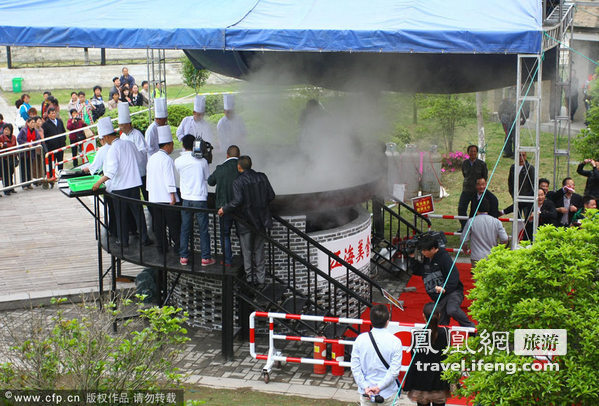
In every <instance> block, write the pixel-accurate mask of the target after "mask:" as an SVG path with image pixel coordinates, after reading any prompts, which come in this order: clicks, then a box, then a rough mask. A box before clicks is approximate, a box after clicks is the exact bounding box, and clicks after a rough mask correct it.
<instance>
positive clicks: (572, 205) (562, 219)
mask: <svg viewBox="0 0 599 406" xmlns="http://www.w3.org/2000/svg"><path fill="white" fill-rule="evenodd" d="M574 192H575V189H574V180H573V179H572V178H565V179H564V180H563V181H562V188H561V189H560V190H556V191H555V193H553V195H552V196H551V199H552V200H553V203H555V208H556V210H557V213H558V214H557V216H558V218H557V220H558V223H559V225H560V226H564V227H567V226H569V225H570V223H571V222H572V217H573V216H574V214H575V213H576V212H577V211H578V209H580V208H581V207H582V196H580V195H579V194H576V193H574Z"/></svg>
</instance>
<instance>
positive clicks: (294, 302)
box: [281, 296, 308, 314]
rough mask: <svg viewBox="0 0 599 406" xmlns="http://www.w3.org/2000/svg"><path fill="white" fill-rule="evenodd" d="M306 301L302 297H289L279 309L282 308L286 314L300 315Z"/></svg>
mask: <svg viewBox="0 0 599 406" xmlns="http://www.w3.org/2000/svg"><path fill="white" fill-rule="evenodd" d="M307 301H308V299H306V298H304V297H297V296H296V297H289V298H287V299H285V301H284V302H283V304H282V305H281V307H283V309H285V311H286V312H287V313H293V314H301V313H302V309H303V308H304V306H305V305H306V302H307Z"/></svg>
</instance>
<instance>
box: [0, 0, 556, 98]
mask: <svg viewBox="0 0 599 406" xmlns="http://www.w3.org/2000/svg"><path fill="white" fill-rule="evenodd" d="M0 15H1V16H2V21H1V22H0V44H1V45H20V46H56V47H61V46H70V47H104V48H159V49H173V48H178V49H184V50H186V52H187V55H188V56H189V57H190V58H191V59H192V61H194V63H195V64H196V65H197V66H198V67H205V68H208V69H210V70H212V71H215V72H220V73H224V74H227V75H230V76H235V77H243V76H245V75H247V74H248V73H250V72H252V71H254V70H256V69H258V68H260V67H262V66H264V65H265V64H267V65H269V66H274V67H279V68H280V69H285V70H286V72H292V73H296V74H298V75H287V76H294V79H296V78H297V77H298V76H299V77H300V78H301V79H304V80H305V81H306V82H309V83H313V84H315V85H322V86H325V87H332V88H343V87H344V85H345V83H346V82H347V78H348V75H351V74H354V72H356V71H364V72H368V75H377V77H379V78H381V79H382V80H381V81H382V82H385V83H387V85H386V87H387V88H388V89H392V90H409V91H421V92H427V91H429V92H441V91H443V92H463V91H473V90H482V89H488V88H494V87H499V86H504V85H507V84H511V83H513V82H514V81H515V72H516V67H515V65H516V64H515V60H516V57H515V55H517V54H539V53H540V52H541V46H542V45H541V44H542V32H543V30H542V21H541V19H542V17H541V16H542V9H541V2H540V1H538V0H513V1H505V0H487V1H484V2H480V1H477V0H456V1H452V2H448V1H446V0H427V1H417V0H371V1H368V2H366V1H357V0H327V1H317V0H227V1H226V2H223V1H220V0H203V1H190V0H179V1H177V2H173V3H168V4H167V3H165V2H164V1H161V0H122V1H104V2H99V3H85V2H83V3H82V2H80V1H75V0H60V1H58V0H46V1H43V2H40V1H37V0H23V1H19V2H13V1H10V2H9V1H1V2H0ZM554 59H555V58H546V60H548V61H552V62H553V60H554Z"/></svg>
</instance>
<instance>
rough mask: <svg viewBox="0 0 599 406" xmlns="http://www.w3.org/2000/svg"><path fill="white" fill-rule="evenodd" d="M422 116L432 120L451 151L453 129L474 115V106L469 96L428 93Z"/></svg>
mask: <svg viewBox="0 0 599 406" xmlns="http://www.w3.org/2000/svg"><path fill="white" fill-rule="evenodd" d="M423 104H424V109H423V112H422V118H425V119H431V120H433V121H434V122H435V123H436V125H437V127H438V129H439V131H440V132H441V134H442V135H443V141H444V142H445V148H446V149H447V151H448V152H451V151H453V137H454V135H455V129H456V128H457V127H462V126H464V125H466V123H467V122H468V118H473V117H476V107H475V104H474V103H473V101H472V98H471V97H466V96H457V95H451V94H447V95H429V96H426V97H425V99H424V101H423Z"/></svg>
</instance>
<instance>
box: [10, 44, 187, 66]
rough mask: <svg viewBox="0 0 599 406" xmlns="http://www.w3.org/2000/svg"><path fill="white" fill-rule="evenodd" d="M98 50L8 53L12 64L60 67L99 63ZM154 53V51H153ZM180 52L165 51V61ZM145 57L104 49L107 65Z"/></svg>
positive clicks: (30, 49) (17, 50)
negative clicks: (55, 65)
mask: <svg viewBox="0 0 599 406" xmlns="http://www.w3.org/2000/svg"><path fill="white" fill-rule="evenodd" d="M100 52H101V50H100V48H88V50H87V54H86V52H85V50H84V48H49V47H10V53H11V57H12V61H13V64H14V65H15V66H18V65H19V64H24V63H27V64H35V65H40V66H42V65H47V64H56V63H57V62H60V63H61V65H64V64H66V63H69V62H72V63H75V64H80V63H86V62H89V63H92V64H99V63H100ZM155 52H156V51H155ZM183 55H184V54H183V51H182V50H166V51H165V56H166V58H167V59H178V58H180V57H182V56H183ZM6 56H7V55H6V47H0V63H1V64H5V63H6ZM146 57H147V51H146V50H145V49H112V48H106V61H107V63H112V64H114V63H118V62H119V61H124V60H131V59H142V60H145V59H146Z"/></svg>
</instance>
